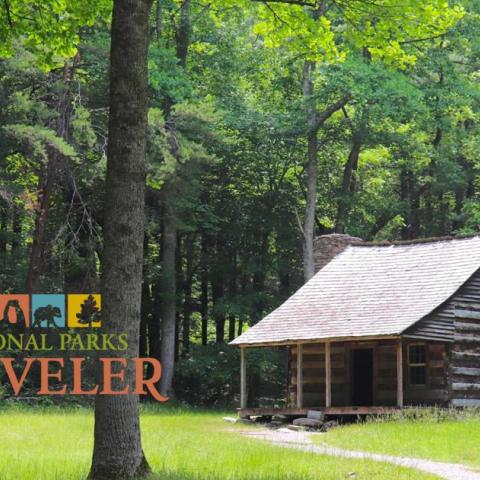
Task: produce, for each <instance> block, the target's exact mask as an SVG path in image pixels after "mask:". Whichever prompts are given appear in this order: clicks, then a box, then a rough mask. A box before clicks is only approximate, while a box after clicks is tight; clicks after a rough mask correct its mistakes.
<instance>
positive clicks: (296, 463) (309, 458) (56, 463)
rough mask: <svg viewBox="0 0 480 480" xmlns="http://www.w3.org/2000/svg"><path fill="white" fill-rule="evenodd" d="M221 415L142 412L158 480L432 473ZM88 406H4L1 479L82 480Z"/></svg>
mask: <svg viewBox="0 0 480 480" xmlns="http://www.w3.org/2000/svg"><path fill="white" fill-rule="evenodd" d="M221 417H222V413H218V412H200V411H199V412H194V411H192V410H185V409H183V410H182V409H173V408H166V407H159V408H158V409H152V408H149V409H145V410H144V412H143V414H142V430H143V438H144V450H145V453H146V455H147V457H148V460H149V462H150V464H151V466H152V467H153V469H154V470H155V472H157V473H159V474H160V475H159V476H158V478H161V479H162V480H180V479H182V480H183V479H185V480H193V479H199V480H206V479H215V480H228V479H238V480H247V479H252V480H253V479H255V480H276V479H278V480H281V479H282V480H284V479H291V480H303V479H312V480H313V479H331V480H339V479H343V478H345V479H352V478H353V479H365V480H367V479H368V480H371V479H388V480H397V479H398V480H400V479H402V480H403V479H411V480H414V479H415V480H426V479H434V478H436V477H433V476H428V475H423V474H421V473H420V472H418V471H415V470H408V469H402V468H398V467H395V466H392V465H386V464H381V463H375V462H369V461H359V460H345V459H338V458H330V457H321V456H318V455H315V454H310V453H302V452H296V451H291V450H287V449H282V448H281V447H275V446H271V445H269V444H266V443H262V442H259V441H256V440H253V439H247V438H243V437H241V436H240V435H239V434H238V433H236V432H232V430H234V429H237V428H238V427H237V426H236V425H234V426H232V425H230V424H226V423H224V422H223V420H222V418H221ZM92 431H93V414H92V412H91V411H90V410H87V409H78V410H74V409H70V410H64V409H62V410H61V409H55V408H48V409H26V408H21V409H19V408H16V409H15V408H13V407H12V408H10V407H8V408H6V409H5V408H3V409H2V410H1V411H0V438H1V440H2V452H1V454H0V480H19V479H22V480H73V479H75V480H77V479H78V480H79V479H84V478H85V477H86V475H87V473H88V468H89V464H90V458H91V450H92Z"/></svg>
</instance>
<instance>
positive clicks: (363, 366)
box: [239, 337, 448, 417]
mask: <svg viewBox="0 0 480 480" xmlns="http://www.w3.org/2000/svg"><path fill="white" fill-rule="evenodd" d="M246 350H247V347H243V346H242V347H241V395H240V397H241V398H240V402H241V408H240V409H239V415H240V416H241V417H250V416H270V415H277V414H279V415H280V414H282V415H290V416H304V415H306V413H307V412H308V410H319V411H324V412H325V413H326V414H327V415H367V414H386V413H391V412H393V411H396V410H398V409H400V408H402V407H404V406H420V405H440V406H444V405H446V404H448V376H447V365H448V362H447V355H448V344H447V343H444V342H436V341H426V340H418V339H412V338H405V337H394V338H371V339H362V340H361V341H360V340H338V341H337V340H329V341H322V342H320V341H318V342H308V343H306V342H297V343H294V344H289V345H287V355H288V393H287V405H286V406H285V407H282V408H273V407H268V408H249V406H248V405H247V390H246V388H247V351H246Z"/></svg>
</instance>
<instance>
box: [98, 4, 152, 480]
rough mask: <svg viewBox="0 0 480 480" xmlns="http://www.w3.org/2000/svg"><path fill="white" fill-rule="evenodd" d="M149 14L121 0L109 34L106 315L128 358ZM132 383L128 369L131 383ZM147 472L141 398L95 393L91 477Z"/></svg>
mask: <svg viewBox="0 0 480 480" xmlns="http://www.w3.org/2000/svg"><path fill="white" fill-rule="evenodd" d="M150 8H151V1H150V0H115V1H114V4H113V18H112V31H111V32H112V33H111V38H112V42H111V52H110V63H111V65H110V118H109V126H108V131H109V143H108V159H107V178H106V194H105V212H106V213H105V224H104V242H105V246H104V253H103V265H102V268H103V272H102V273H103V277H102V282H103V283H102V287H103V288H102V293H103V299H102V300H103V302H102V303H103V305H102V306H103V313H102V315H103V329H104V330H105V331H106V332H107V333H114V334H122V333H126V334H127V335H128V341H129V346H128V350H127V351H126V352H125V356H126V357H136V356H138V350H139V345H138V343H139V342H138V340H139V330H140V306H141V295H142V267H143V239H144V206H145V205H144V204H145V147H146V129H147V100H148V94H147V86H148V80H147V52H148V36H149V35H148V26H149V25H148V24H149V14H150ZM108 354H110V355H118V352H108ZM129 363H130V362H129ZM134 381H135V372H134V369H133V366H130V365H129V367H128V368H127V369H126V371H125V383H127V384H130V385H133V382H134ZM118 387H119V385H114V388H116V389H118ZM149 470H150V469H149V466H148V463H147V461H146V459H145V456H144V454H143V450H142V443H141V437H140V421H139V400H138V396H137V395H134V394H128V395H97V396H96V398H95V434H94V449H93V459H92V467H91V471H90V479H94V480H114V479H115V480H116V479H133V478H136V477H139V476H142V475H145V474H147V473H148V472H149Z"/></svg>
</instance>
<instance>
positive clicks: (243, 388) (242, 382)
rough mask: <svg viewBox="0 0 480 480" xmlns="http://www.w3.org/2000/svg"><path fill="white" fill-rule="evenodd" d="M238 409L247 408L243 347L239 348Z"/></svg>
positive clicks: (245, 365) (245, 361) (245, 363)
mask: <svg viewBox="0 0 480 480" xmlns="http://www.w3.org/2000/svg"><path fill="white" fill-rule="evenodd" d="M240 408H247V358H246V354H245V347H240Z"/></svg>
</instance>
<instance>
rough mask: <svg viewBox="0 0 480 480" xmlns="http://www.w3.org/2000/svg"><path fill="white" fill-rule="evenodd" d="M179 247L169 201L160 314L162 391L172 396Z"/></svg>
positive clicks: (163, 253)
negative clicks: (177, 254) (177, 250)
mask: <svg viewBox="0 0 480 480" xmlns="http://www.w3.org/2000/svg"><path fill="white" fill-rule="evenodd" d="M170 185H171V184H169V185H166V187H165V188H166V189H167V190H165V191H164V194H166V195H168V196H170V195H172V190H170ZM176 248H177V224H176V219H175V214H174V212H173V206H172V205H171V204H170V203H169V202H167V203H166V205H165V217H164V222H163V249H162V277H161V286H162V304H161V311H160V317H161V319H162V326H161V341H160V358H161V361H162V378H161V380H160V392H161V394H162V395H164V396H171V395H172V393H173V392H172V380H173V370H174V367H175V344H176V342H175V336H176V335H175V327H176V325H175V324H176V310H177V308H176V306H177V282H176V273H175V271H176V268H175V267H176V265H175V252H176Z"/></svg>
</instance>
